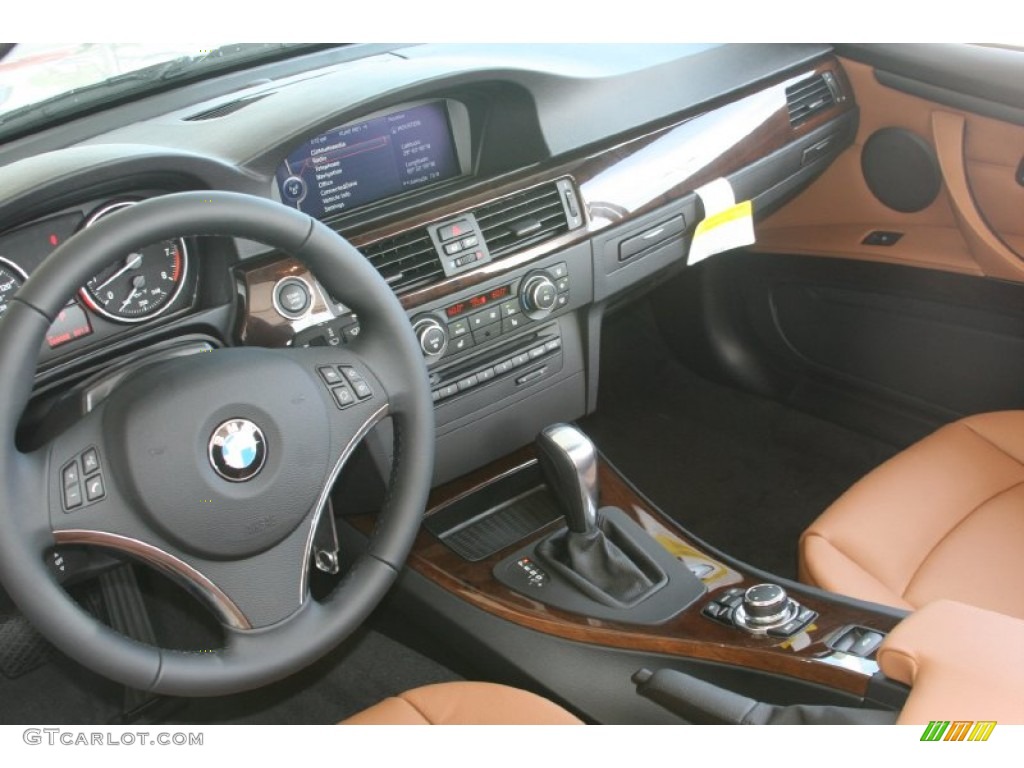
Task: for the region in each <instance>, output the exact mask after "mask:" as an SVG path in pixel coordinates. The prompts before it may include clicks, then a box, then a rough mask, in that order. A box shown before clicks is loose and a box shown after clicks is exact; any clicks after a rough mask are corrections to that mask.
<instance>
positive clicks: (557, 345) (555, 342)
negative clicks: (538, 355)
mask: <svg viewBox="0 0 1024 768" xmlns="http://www.w3.org/2000/svg"><path fill="white" fill-rule="evenodd" d="M561 348H562V340H561V339H551V341H548V342H545V344H544V349H546V350H547V351H548V352H554V351H555V350H556V349H561Z"/></svg>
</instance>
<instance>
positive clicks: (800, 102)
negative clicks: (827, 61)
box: [786, 72, 841, 126]
mask: <svg viewBox="0 0 1024 768" xmlns="http://www.w3.org/2000/svg"><path fill="white" fill-rule="evenodd" d="M840 98H841V94H840V93H839V84H838V83H837V82H836V79H835V75H833V74H832V73H831V72H825V73H823V74H818V75H812V76H811V77H808V78H805V79H803V80H801V81H800V82H798V83H794V84H793V85H791V86H789V87H788V88H786V106H787V107H788V108H789V124H790V125H793V126H796V125H800V123H802V122H804V121H805V120H808V119H809V118H810V117H811V116H812V115H815V114H817V113H818V112H820V111H821V110H823V109H828V108H829V107H831V106H832V105H833V104H835V103H836V102H837V101H839V100H840Z"/></svg>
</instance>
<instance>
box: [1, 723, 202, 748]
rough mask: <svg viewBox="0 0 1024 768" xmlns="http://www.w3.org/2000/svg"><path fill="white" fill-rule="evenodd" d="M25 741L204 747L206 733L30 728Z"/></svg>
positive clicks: (25, 735) (83, 744)
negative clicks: (204, 734)
mask: <svg viewBox="0 0 1024 768" xmlns="http://www.w3.org/2000/svg"><path fill="white" fill-rule="evenodd" d="M21 738H22V741H24V742H25V743H26V744H28V745H30V746H36V745H46V746H49V747H58V746H64V747H201V746H203V734H202V733H191V732H188V733H186V732H185V731H86V730H81V729H75V728H26V729H25V730H24V731H23V732H22V734H21Z"/></svg>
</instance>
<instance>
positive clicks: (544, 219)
mask: <svg viewBox="0 0 1024 768" xmlns="http://www.w3.org/2000/svg"><path fill="white" fill-rule="evenodd" d="M474 213H475V214H476V220H477V223H478V224H479V225H480V232H481V234H482V235H483V236H484V241H485V242H486V243H487V248H488V249H489V250H490V252H491V256H492V257H495V256H500V255H502V254H503V253H508V252H509V251H512V250H515V249H518V248H525V247H526V246H528V245H534V244H535V243H539V242H542V241H544V240H549V239H550V238H552V237H555V236H556V235H560V234H562V233H563V232H568V231H569V222H568V220H567V219H566V215H565V208H564V207H563V205H562V193H561V191H560V190H559V188H558V186H557V185H556V184H555V183H551V184H545V185H542V186H539V187H533V188H531V189H528V190H526V191H525V192H520V193H519V194H516V195H512V196H511V197H504V198H502V199H501V200H495V201H494V202H493V203H488V204H487V205H484V206H482V207H480V208H477V209H476V210H475V211H474Z"/></svg>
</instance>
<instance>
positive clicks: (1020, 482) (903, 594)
mask: <svg viewBox="0 0 1024 768" xmlns="http://www.w3.org/2000/svg"><path fill="white" fill-rule="evenodd" d="M972 431H973V430H972ZM1022 485H1024V480H1018V481H1017V482H1016V483H1014V484H1013V485H1010V486H1007V487H1006V488H1004V489H1003V490H1001V491H998V492H996V493H993V494H992V495H991V496H989V497H988V498H986V499H985V500H984V501H982V502H980V503H979V504H978V505H977V506H975V507H974V509H972V510H971V511H969V512H968V513H967V514H966V515H964V516H963V517H962V518H960V521H959V522H958V523H957V524H956V525H954V526H953V527H952V528H950V529H949V530H948V531H946V533H945V534H943V536H942V538H941V539H939V540H938V541H937V542H935V546H933V547H932V548H931V549H930V550H929V551H928V554H926V555H925V556H924V559H923V560H922V561H921V562H920V563H918V566H917V568H915V569H914V572H913V573H912V574H911V575H910V579H908V580H907V583H906V586H904V587H903V591H902V592H901V593H900V597H902V598H904V599H906V596H907V592H909V591H910V587H911V586H913V584H914V579H916V578H917V576H918V574H919V573H920V572H921V569H922V568H923V567H924V564H925V563H927V562H928V558H929V557H931V555H932V553H934V552H935V550H937V549H938V548H939V547H940V546H942V544H943V542H945V541H946V540H947V539H948V538H949V537H950V536H952V535H953V533H954V532H955V531H956V530H957V529H958V528H959V527H960V526H962V525H963V524H964V523H965V522H967V520H969V519H970V518H971V517H972V516H973V515H974V514H975V513H976V512H977V511H978V510H980V509H981V508H982V507H984V506H985V505H986V504H988V503H990V502H992V501H994V500H995V499H998V498H999V497H1000V496H1002V495H1004V494H1006V493H1009V492H1010V491H1012V490H1014V489H1015V488H1019V487H1021V486H1022ZM908 602H909V601H908Z"/></svg>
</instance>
